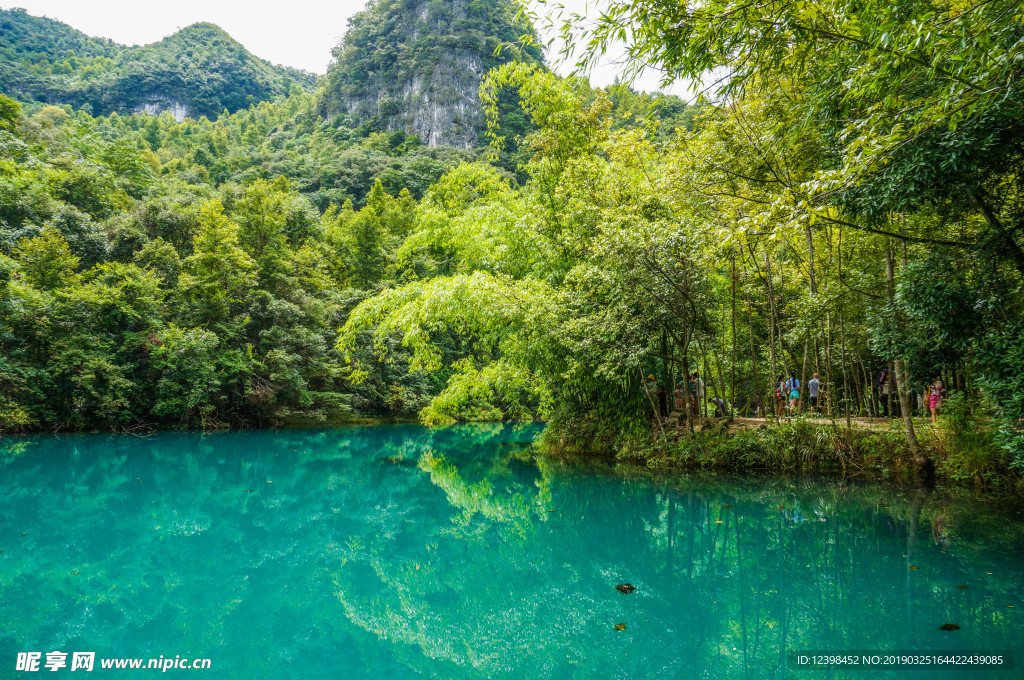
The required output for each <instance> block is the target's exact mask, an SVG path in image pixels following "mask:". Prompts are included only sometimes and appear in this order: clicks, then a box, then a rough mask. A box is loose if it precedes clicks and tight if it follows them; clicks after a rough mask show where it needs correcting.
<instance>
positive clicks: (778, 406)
mask: <svg viewBox="0 0 1024 680" xmlns="http://www.w3.org/2000/svg"><path fill="white" fill-rule="evenodd" d="M785 409H786V383H785V381H784V380H783V377H782V376H781V375H780V376H779V377H777V378H776V379H775V415H777V416H781V415H785Z"/></svg>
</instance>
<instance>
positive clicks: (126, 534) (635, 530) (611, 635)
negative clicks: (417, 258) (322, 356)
mask: <svg viewBox="0 0 1024 680" xmlns="http://www.w3.org/2000/svg"><path fill="white" fill-rule="evenodd" d="M463 429H465V430H466V437H465V441H463V440H462V439H460V433H461V432H462V430H463ZM521 439H523V440H528V439H529V433H528V432H526V433H523V434H522V436H521ZM508 440H509V432H508V431H507V430H504V429H502V428H501V427H500V426H498V427H495V426H493V425H489V426H473V427H468V428H450V429H444V430H439V431H427V430H424V429H422V428H418V427H407V428H403V427H396V428H367V429H365V430H336V431H291V432H282V433H228V434H222V435H214V436H208V437H200V436H197V435H187V434H164V435H160V436H157V437H154V438H152V439H148V440H143V441H139V440H135V439H128V438H117V437H71V438H68V439H65V440H60V441H56V440H53V439H52V438H19V439H14V440H10V439H9V440H2V441H0V460H2V461H3V466H4V474H3V475H2V476H0V518H2V519H5V520H7V521H5V522H4V523H0V536H3V538H2V539H0V541H2V543H3V545H0V550H4V551H5V552H4V553H3V554H2V555H0V558H2V559H0V565H2V567H0V568H2V571H0V578H2V579H3V583H4V598H3V599H2V600H0V619H2V620H3V621H4V622H5V623H6V628H7V629H8V630H13V631H17V633H18V638H19V642H21V643H25V642H28V641H33V640H45V641H46V645H50V644H51V642H52V641H56V644H54V645H53V647H52V648H63V647H62V645H63V646H69V647H70V646H72V643H75V642H76V641H79V642H81V643H82V644H83V645H84V646H81V645H80V646H79V648H81V649H92V648H97V649H107V650H114V649H119V648H122V649H123V648H126V647H125V645H126V640H127V639H128V637H130V636H131V635H136V636H138V637H141V638H142V639H146V640H150V644H151V645H152V649H151V650H150V649H137V648H136V647H132V651H131V653H132V654H138V655H140V656H143V655H145V654H146V653H148V652H149V651H152V652H154V653H155V654H160V653H165V652H166V651H167V650H168V649H169V648H170V649H174V650H175V652H177V651H180V650H185V649H188V650H197V651H199V650H211V649H218V648H219V647H220V646H223V655H222V657H221V658H222V660H223V661H224V662H227V660H228V659H227V658H225V657H227V656H228V655H230V656H231V658H232V659H236V660H237V661H236V664H237V666H236V667H237V669H238V672H239V675H240V676H246V675H248V676H251V677H272V676H273V674H274V672H275V669H278V668H279V661H280V659H284V658H300V657H306V656H308V655H309V654H310V650H309V649H307V648H306V647H304V646H303V645H304V644H308V643H304V642H303V637H304V636H301V635H300V637H299V638H297V639H290V638H287V637H285V638H282V633H281V631H282V630H290V629H289V626H291V625H293V624H291V623H286V622H291V621H296V620H298V621H303V622H308V626H309V630H310V631H317V634H319V635H321V636H327V638H328V639H331V640H341V639H349V638H354V639H355V640H357V641H358V643H359V645H360V646H361V649H362V650H363V653H364V655H365V657H366V659H367V661H366V663H373V664H381V663H393V662H394V661H395V660H396V659H397V660H398V661H400V662H401V663H402V664H403V665H404V666H406V667H409V668H412V669H415V670H416V671H417V672H420V673H423V674H424V675H426V676H428V677H442V676H445V677H467V678H468V677H474V678H492V677H550V676H556V677H557V676H562V677H579V678H583V677H587V678H590V677H663V678H671V677H676V676H679V677H693V676H694V675H698V676H704V675H718V676H728V677H743V678H746V677H750V678H761V677H773V676H780V677H781V675H782V670H781V669H782V658H783V656H784V654H785V651H786V650H787V649H801V648H810V647H815V648H820V647H832V648H838V649H850V648H852V646H854V643H857V646H861V647H864V648H888V649H893V648H895V647H896V646H898V645H903V646H905V647H906V648H908V649H916V648H920V647H921V645H922V644H923V643H924V642H928V643H935V644H955V645H957V646H959V648H972V647H975V648H978V649H986V648H989V649H990V648H993V647H994V646H1000V645H1001V646H1004V647H1012V646H1013V645H1014V644H1017V645H1018V649H1019V640H1020V639H1024V629H1022V627H1021V622H1020V619H1021V612H1020V610H1009V609H1007V608H1006V604H1014V603H1016V604H1018V606H1019V605H1021V604H1024V603H1020V602H1015V600H1014V599H1013V598H1015V597H1017V596H1018V591H1019V589H1020V588H1021V585H1022V583H1021V578H1022V573H1024V571H1022V568H1021V564H1020V556H1021V552H1022V546H1024V523H1021V522H1020V518H1019V516H1017V517H1015V518H1014V517H1013V515H1012V514H1007V513H1006V512H1005V509H1003V508H1000V507H998V505H997V504H994V503H992V504H989V503H982V502H977V501H971V500H967V499H962V498H957V497H949V496H943V495H941V494H938V493H936V494H931V495H928V496H921V495H915V494H914V492H912V491H907V492H904V491H899V490H891V489H885V488H883V487H880V486H876V485H858V484H851V483H849V482H841V481H837V480H835V479H824V480H822V479H812V478H806V477H804V478H786V477H764V478H756V477H745V478H734V477H728V476H721V475H717V476H702V475H691V476H683V477H679V478H676V479H673V480H672V481H671V482H665V481H651V480H649V479H645V478H642V477H638V476H630V475H629V474H625V473H623V472H622V471H609V472H608V473H607V474H606V473H605V472H603V471H602V470H601V469H599V468H596V467H594V466H593V465H588V466H576V465H574V464H572V463H567V462H564V461H557V460H552V459H544V458H540V459H536V458H533V457H532V456H531V454H530V453H529V452H526V451H524V450H523V449H522V448H520V447H518V446H505V445H503V444H505V443H507V442H508ZM268 481H270V482H273V484H267V482H268ZM249 490H252V492H251V493H249ZM727 505H728V506H733V507H728V508H727V507H724V506H727ZM549 510H553V511H554V512H548V511H549ZM915 517H916V526H917V529H916V530H913V529H911V530H908V527H913V526H914V522H915ZM14 521H16V522H17V523H18V524H19V526H17V527H14V526H11V524H10V523H11V522H14ZM22 531H23V532H27V533H29V535H28V536H25V537H21V536H18V533H20V532H22ZM97 532H98V533H99V534H100V540H99V541H97V540H95V539H96V537H97ZM909 564H914V565H915V566H918V567H920V568H919V569H916V570H912V569H909ZM72 571H79V572H80V573H79V574H78V575H71V572H72ZM986 571H990V572H993V576H987V575H984V572H986ZM626 581H628V582H630V583H632V584H634V585H636V586H638V590H637V591H636V592H634V593H633V594H631V595H621V594H619V593H617V592H616V591H615V590H614V585H615V584H616V583H622V582H626ZM956 585H968V586H969V588H967V589H957V588H956V587H955V586H956ZM331 594H336V595H337V597H334V596H332V595H331ZM619 622H625V623H626V624H627V628H626V630H625V631H621V632H616V631H615V630H614V629H613V626H614V624H616V623H619ZM945 622H952V623H957V624H959V625H961V626H962V629H961V630H960V631H958V632H957V633H956V637H950V636H949V634H945V633H939V632H936V631H935V629H936V628H937V627H938V626H939V625H940V624H941V623H945ZM942 636H946V637H942ZM1015 641H1017V642H1015ZM2 642H3V641H2V640H0V646H2ZM382 643H383V644H382ZM26 648H27V647H26ZM270 648H273V649H274V650H275V651H274V653H273V654H268V649H270ZM324 663H325V664H326V663H327V661H326V660H325V661H324ZM311 677H312V676H311ZM855 677H857V676H855Z"/></svg>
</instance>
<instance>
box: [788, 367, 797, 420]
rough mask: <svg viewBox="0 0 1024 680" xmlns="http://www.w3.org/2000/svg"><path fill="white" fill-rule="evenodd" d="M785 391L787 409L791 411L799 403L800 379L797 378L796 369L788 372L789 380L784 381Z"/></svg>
mask: <svg viewBox="0 0 1024 680" xmlns="http://www.w3.org/2000/svg"><path fill="white" fill-rule="evenodd" d="M786 391H787V392H789V410H790V412H792V411H793V410H794V409H796V408H797V407H799V405H800V381H799V380H797V377H796V371H790V372H789V380H787V381H786Z"/></svg>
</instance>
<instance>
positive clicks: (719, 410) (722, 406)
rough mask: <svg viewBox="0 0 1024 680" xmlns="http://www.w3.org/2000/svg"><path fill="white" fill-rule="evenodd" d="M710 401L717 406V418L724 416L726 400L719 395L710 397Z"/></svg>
mask: <svg viewBox="0 0 1024 680" xmlns="http://www.w3.org/2000/svg"><path fill="white" fill-rule="evenodd" d="M708 403H709V404H713V405H714V407H715V418H724V417H725V415H726V413H725V402H724V401H722V400H721V399H719V398H718V397H708Z"/></svg>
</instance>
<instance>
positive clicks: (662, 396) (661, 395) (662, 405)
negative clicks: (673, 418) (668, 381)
mask: <svg viewBox="0 0 1024 680" xmlns="http://www.w3.org/2000/svg"><path fill="white" fill-rule="evenodd" d="M658 412H659V413H661V417H662V418H667V417H668V392H666V391H665V388H664V387H662V386H660V385H659V386H658Z"/></svg>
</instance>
